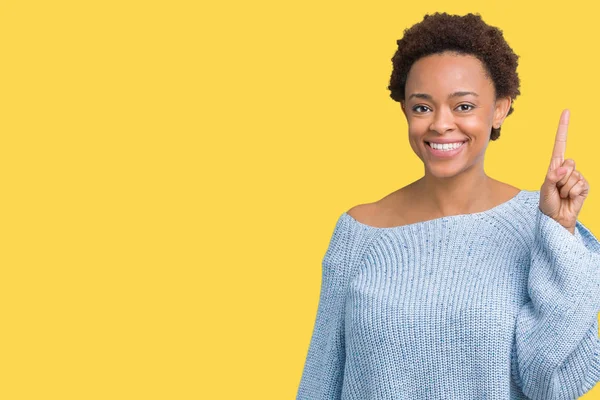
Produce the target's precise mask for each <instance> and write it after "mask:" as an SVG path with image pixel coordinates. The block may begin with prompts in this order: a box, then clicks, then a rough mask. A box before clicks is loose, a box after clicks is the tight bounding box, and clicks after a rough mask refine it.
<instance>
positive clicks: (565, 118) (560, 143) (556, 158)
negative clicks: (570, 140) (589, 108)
mask: <svg viewBox="0 0 600 400" xmlns="http://www.w3.org/2000/svg"><path fill="white" fill-rule="evenodd" d="M569 116H570V112H569V110H563V112H562V114H561V115H560V121H559V123H558V129H557V130H556V138H555V139H554V149H553V150H552V160H550V170H555V169H556V168H558V167H560V166H561V165H562V163H563V161H564V160H565V150H566V148H567V130H568V128H569Z"/></svg>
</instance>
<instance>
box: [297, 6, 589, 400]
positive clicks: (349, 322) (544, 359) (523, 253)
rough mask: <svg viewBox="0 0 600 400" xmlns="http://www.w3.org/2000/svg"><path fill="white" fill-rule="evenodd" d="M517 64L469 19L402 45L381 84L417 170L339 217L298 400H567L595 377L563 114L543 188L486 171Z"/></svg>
mask: <svg viewBox="0 0 600 400" xmlns="http://www.w3.org/2000/svg"><path fill="white" fill-rule="evenodd" d="M517 59H518V56H516V55H515V54H514V53H513V51H512V50H511V48H510V47H509V46H508V44H507V43H506V41H505V40H504V38H503V36H502V32H501V31H500V30H499V29H497V28H494V27H490V26H488V25H486V24H485V23H484V22H483V21H482V19H481V17H480V16H479V15H473V14H469V15H466V16H452V15H448V14H445V13H443V14H439V13H436V14H434V15H428V16H425V18H424V19H423V21H421V22H420V23H418V24H416V25H415V26H413V27H412V28H410V29H408V30H406V31H405V34H404V37H403V39H402V40H399V41H398V50H397V52H396V54H395V55H394V57H393V59H392V61H393V66H394V70H393V73H392V78H391V82H390V86H389V89H390V90H391V97H392V98H393V99H394V100H396V101H398V102H400V104H401V108H402V111H403V113H404V115H405V116H406V119H407V122H408V131H409V132H408V133H409V143H410V145H411V147H412V149H413V151H414V152H415V153H416V154H417V156H418V157H419V158H420V159H421V160H422V161H423V165H424V170H425V173H424V176H423V177H422V178H420V179H419V180H417V181H415V182H413V183H411V184H409V185H408V186H406V187H404V188H401V189H399V190H397V191H395V192H393V193H391V194H389V195H388V196H386V197H384V198H383V199H381V200H379V201H377V202H375V203H372V204H362V205H358V206H356V207H353V208H352V209H350V210H348V211H347V212H344V213H343V214H342V215H341V216H340V217H339V219H338V221H337V224H336V227H335V230H334V232H333V236H332V238H331V241H330V244H329V247H328V249H327V252H326V254H325V257H324V259H323V266H322V268H323V276H322V286H321V296H320V300H319V307H318V311H317V317H316V322H315V326H314V331H313V335H312V339H311V342H310V347H309V350H308V354H307V358H306V363H305V365H304V370H303V374H302V379H301V381H300V385H299V389H298V395H297V398H298V399H307V400H308V399H310V400H318V399H348V400H349V399H360V400H365V399H483V398H494V399H525V398H531V399H576V398H578V397H579V396H581V395H582V394H584V393H586V392H587V391H589V390H590V389H591V388H592V387H593V386H594V385H595V384H596V383H597V382H598V381H600V339H599V338H598V319H597V315H598V311H599V310H600V242H598V240H597V239H596V238H595V237H594V235H593V234H592V233H591V232H590V231H589V230H588V229H587V228H586V227H585V226H584V225H583V224H581V222H579V221H578V220H577V216H578V214H579V211H580V210H581V207H582V204H583V201H584V200H585V198H586V197H587V194H588V191H589V185H588V183H587V181H586V180H585V178H583V176H582V174H581V173H580V172H579V171H577V170H576V169H575V162H574V161H573V160H571V159H567V160H565V159H564V152H565V146H566V142H565V141H566V135H567V124H568V118H569V113H568V111H567V110H565V111H564V112H563V114H562V116H561V118H560V122H559V129H558V131H557V134H556V137H555V145H554V150H553V154H552V157H551V161H550V167H549V169H548V173H547V175H546V178H545V181H544V183H543V184H542V186H541V189H540V190H538V191H528V190H520V189H518V188H516V187H514V186H511V185H509V184H506V183H503V182H499V181H497V180H495V179H493V178H491V177H488V176H487V175H486V174H485V171H484V156H485V150H486V148H487V145H488V143H489V141H490V140H497V139H498V138H499V136H500V129H501V125H502V122H503V121H504V119H505V118H506V117H507V116H508V115H510V114H511V112H512V110H513V108H512V102H513V100H514V99H515V98H516V97H517V95H518V94H519V78H518V75H517V72H516V67H517Z"/></svg>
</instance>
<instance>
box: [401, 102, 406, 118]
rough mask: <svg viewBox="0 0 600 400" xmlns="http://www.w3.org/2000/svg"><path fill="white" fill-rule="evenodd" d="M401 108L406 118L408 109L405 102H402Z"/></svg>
mask: <svg viewBox="0 0 600 400" xmlns="http://www.w3.org/2000/svg"><path fill="white" fill-rule="evenodd" d="M400 107H401V108H402V112H403V113H404V116H405V117H406V109H405V108H404V107H405V104H404V102H403V101H401V102H400Z"/></svg>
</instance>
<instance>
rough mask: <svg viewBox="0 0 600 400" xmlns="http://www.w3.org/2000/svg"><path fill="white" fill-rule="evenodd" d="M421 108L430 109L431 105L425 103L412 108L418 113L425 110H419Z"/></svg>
mask: <svg viewBox="0 0 600 400" xmlns="http://www.w3.org/2000/svg"><path fill="white" fill-rule="evenodd" d="M419 108H426V109H428V110H431V109H430V108H429V107H427V106H423V105H418V106H414V107H413V108H412V110H413V111H415V112H417V113H421V112H424V111H419V110H418V109H419Z"/></svg>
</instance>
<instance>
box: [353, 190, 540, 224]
mask: <svg viewBox="0 0 600 400" xmlns="http://www.w3.org/2000/svg"><path fill="white" fill-rule="evenodd" d="M525 193H531V191H529V190H525V189H521V190H519V192H517V194H516V195H514V196H513V197H511V198H510V199H508V200H506V201H505V202H503V203H500V204H498V205H496V206H494V207H492V208H489V209H487V210H484V211H479V212H476V213H469V214H457V215H447V216H445V217H438V218H433V219H428V220H426V221H419V222H413V223H410V224H404V225H397V226H388V227H377V226H371V225H367V224H364V223H362V222H359V221H358V220H356V219H354V217H352V216H351V215H350V214H348V212H347V211H346V212H344V213H343V214H342V216H343V217H344V218H347V219H349V220H350V221H351V222H352V223H354V224H356V225H358V226H361V227H363V228H365V229H367V228H368V229H373V230H380V231H393V230H401V229H409V228H413V227H416V226H418V225H425V224H431V223H436V222H440V221H448V220H453V219H457V218H464V217H478V216H483V215H486V214H490V213H494V212H498V211H501V210H502V209H503V208H505V207H507V206H508V205H510V204H511V203H513V202H515V201H516V200H517V199H518V198H519V197H521V196H523V195H524V194H525Z"/></svg>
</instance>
